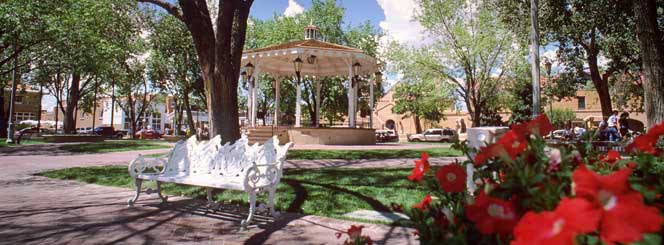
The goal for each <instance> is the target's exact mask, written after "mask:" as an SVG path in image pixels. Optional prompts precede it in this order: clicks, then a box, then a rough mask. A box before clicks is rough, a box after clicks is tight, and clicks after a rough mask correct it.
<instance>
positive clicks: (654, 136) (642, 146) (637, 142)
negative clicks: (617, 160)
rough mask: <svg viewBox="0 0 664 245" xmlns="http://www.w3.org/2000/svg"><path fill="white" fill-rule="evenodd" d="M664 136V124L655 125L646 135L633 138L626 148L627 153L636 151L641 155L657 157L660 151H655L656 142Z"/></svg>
mask: <svg viewBox="0 0 664 245" xmlns="http://www.w3.org/2000/svg"><path fill="white" fill-rule="evenodd" d="M663 135H664V123H661V124H659V125H655V126H654V127H652V128H650V130H648V133H647V134H644V135H639V136H638V137H636V138H634V141H633V142H632V143H631V144H629V146H627V151H630V152H631V151H634V150H638V151H641V152H643V153H648V154H653V155H659V153H660V152H661V149H657V141H658V140H659V137H661V136H663Z"/></svg>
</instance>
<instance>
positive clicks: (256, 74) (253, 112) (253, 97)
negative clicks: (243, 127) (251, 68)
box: [251, 69, 260, 127]
mask: <svg viewBox="0 0 664 245" xmlns="http://www.w3.org/2000/svg"><path fill="white" fill-rule="evenodd" d="M259 76H260V72H259V71H258V69H256V71H255V72H254V75H253V76H251V80H252V82H253V86H252V88H253V89H252V91H251V126H252V127H256V97H257V94H258V88H259V87H260V86H259V84H258V81H256V80H257V79H256V78H257V77H259Z"/></svg>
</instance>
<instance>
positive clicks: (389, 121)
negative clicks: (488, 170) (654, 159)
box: [363, 89, 646, 140]
mask: <svg viewBox="0 0 664 245" xmlns="http://www.w3.org/2000/svg"><path fill="white" fill-rule="evenodd" d="M394 105H395V99H394V90H392V89H390V90H389V91H387V92H386V93H385V95H384V96H383V97H382V98H380V99H379V100H378V101H377V102H376V106H375V111H374V120H373V125H372V126H373V128H374V129H378V130H382V129H393V130H395V131H396V133H397V134H399V138H400V139H402V140H405V139H406V136H407V135H408V134H415V133H416V130H415V128H416V127H415V121H414V120H413V117H410V116H406V115H404V114H396V113H393V112H392V107H394ZM543 106H544V111H543V112H544V113H546V112H548V111H549V109H550V107H552V108H554V109H569V110H571V111H573V112H574V114H575V118H576V119H575V121H577V122H582V121H583V120H584V119H586V118H588V117H593V118H594V121H595V124H597V123H598V122H599V121H600V120H601V119H602V108H601V106H600V102H599V95H598V94H597V92H596V91H595V90H578V91H577V92H576V96H575V97H572V98H567V99H564V100H562V101H556V102H554V103H553V104H552V105H549V104H546V105H543ZM614 108H616V107H615V105H614ZM615 110H618V109H615ZM619 111H620V110H619ZM628 112H629V113H630V118H632V119H635V120H637V121H640V122H646V115H645V113H643V112H638V111H628ZM510 115H511V113H509V112H505V113H501V117H502V120H503V121H507V120H508V119H509V117H510ZM363 120H365V119H363ZM457 120H464V122H465V124H466V126H467V127H470V125H472V121H471V117H470V115H469V114H468V113H467V112H466V111H461V110H458V109H457V108H449V109H446V110H445V114H444V118H443V119H442V120H440V121H438V122H431V121H427V120H423V119H421V120H420V123H421V125H422V130H426V129H429V128H446V127H447V128H452V129H455V128H456V122H457Z"/></svg>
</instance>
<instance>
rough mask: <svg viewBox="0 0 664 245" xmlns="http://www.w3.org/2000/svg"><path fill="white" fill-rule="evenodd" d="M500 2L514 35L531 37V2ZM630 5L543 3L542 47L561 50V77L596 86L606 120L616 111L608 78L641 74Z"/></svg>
mask: <svg viewBox="0 0 664 245" xmlns="http://www.w3.org/2000/svg"><path fill="white" fill-rule="evenodd" d="M496 2H497V7H498V9H500V13H501V14H500V18H501V19H502V20H503V21H504V22H505V23H507V24H508V25H510V26H513V28H514V29H515V32H516V33H528V32H527V30H528V29H527V28H528V26H529V19H528V18H529V17H528V11H527V10H528V9H529V7H530V1H524V0H518V1H514V0H496ZM632 4H633V1H631V0H592V1H587V0H542V1H540V6H539V18H540V21H539V22H540V32H541V36H542V38H543V39H544V42H545V43H549V44H552V45H554V46H557V48H558V50H557V56H558V61H559V62H560V63H561V64H563V65H564V69H565V71H564V72H563V73H569V74H574V76H575V77H579V78H581V77H583V78H587V79H589V80H591V81H592V83H593V86H594V88H595V90H596V91H597V93H598V95H599V98H600V104H601V107H602V114H603V115H604V116H605V117H608V116H609V115H610V114H611V111H612V103H611V102H612V101H611V97H612V96H611V93H610V89H609V85H610V78H611V77H612V76H613V75H615V74H622V73H626V72H627V73H636V72H638V64H639V62H640V60H639V56H638V54H639V48H638V45H637V44H636V40H635V38H634V36H635V32H634V31H635V28H634V14H633V13H632V7H631V6H632ZM603 61H606V62H603ZM604 63H605V64H604Z"/></svg>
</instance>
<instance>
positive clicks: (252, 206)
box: [241, 191, 256, 228]
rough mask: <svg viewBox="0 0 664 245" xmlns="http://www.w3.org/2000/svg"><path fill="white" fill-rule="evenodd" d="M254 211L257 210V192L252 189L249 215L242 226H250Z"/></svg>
mask: <svg viewBox="0 0 664 245" xmlns="http://www.w3.org/2000/svg"><path fill="white" fill-rule="evenodd" d="M254 212H256V192H253V191H252V192H250V193H249V216H248V217H247V219H246V220H243V221H242V224H241V225H242V228H247V226H249V223H250V222H251V219H253V218H254Z"/></svg>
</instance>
